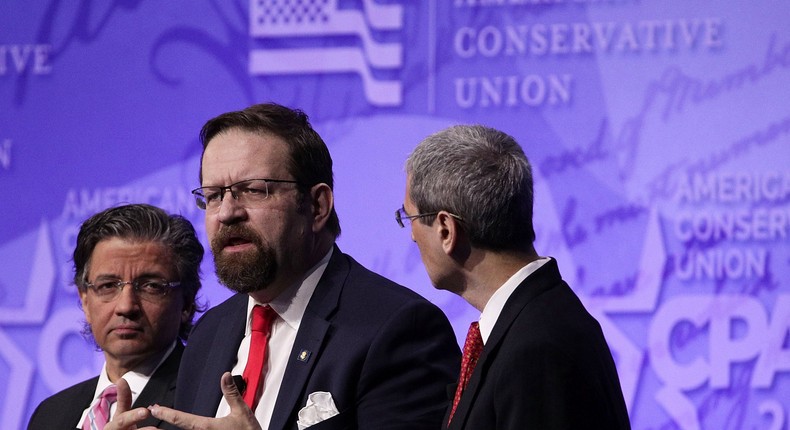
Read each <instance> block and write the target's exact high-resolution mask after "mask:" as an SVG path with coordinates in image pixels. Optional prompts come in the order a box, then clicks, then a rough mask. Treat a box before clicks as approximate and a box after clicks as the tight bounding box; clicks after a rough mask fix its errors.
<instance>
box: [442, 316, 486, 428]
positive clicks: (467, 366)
mask: <svg viewBox="0 0 790 430" xmlns="http://www.w3.org/2000/svg"><path fill="white" fill-rule="evenodd" d="M482 351H483V336H481V335H480V325H479V324H478V323H477V321H475V322H473V323H472V324H471V325H470V326H469V332H467V333H466V341H465V342H464V357H463V359H462V360H461V376H460V377H459V378H458V386H457V387H456V388H455V398H454V399H453V408H452V409H451V410H450V419H449V420H447V425H450V421H452V420H453V415H454V414H455V409H456V408H457V407H458V402H460V401H461V394H462V393H463V392H464V389H466V385H467V384H469V379H470V378H471V377H472V372H473V371H474V370H475V365H477V359H478V358H480V353H481V352H482Z"/></svg>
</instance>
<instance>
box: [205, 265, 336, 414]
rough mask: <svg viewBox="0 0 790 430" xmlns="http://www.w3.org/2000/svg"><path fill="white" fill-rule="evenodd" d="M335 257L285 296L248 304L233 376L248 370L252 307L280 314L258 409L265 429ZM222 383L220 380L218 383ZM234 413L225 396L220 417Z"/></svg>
mask: <svg viewBox="0 0 790 430" xmlns="http://www.w3.org/2000/svg"><path fill="white" fill-rule="evenodd" d="M331 256H332V249H330V250H329V252H328V253H327V254H326V255H325V256H324V258H323V259H321V261H319V262H318V264H316V265H315V266H313V268H312V269H310V270H309V271H308V272H307V275H306V276H305V278H304V280H303V281H302V282H297V283H296V284H294V285H293V286H291V287H290V288H288V289H287V290H285V291H283V293H282V294H280V295H279V296H277V298H276V299H274V300H273V301H272V302H271V303H258V302H256V301H255V300H254V299H253V298H252V297H250V298H249V299H248V303H247V328H246V329H245V331H244V339H243V340H242V341H241V345H239V351H238V354H237V355H236V365H235V366H233V370H231V374H233V375H242V374H243V373H244V367H246V366H247V356H248V355H249V352H250V339H251V331H252V330H251V327H250V323H251V322H252V308H253V307H254V306H255V305H263V304H268V305H269V306H271V307H272V309H274V311H275V312H277V315H278V318H277V319H275V320H274V323H272V331H271V334H270V336H269V342H268V344H267V345H268V346H267V354H266V356H267V358H266V365H265V367H264V372H266V374H265V375H264V379H263V392H262V393H261V398H260V400H259V401H258V405H257V407H256V408H255V418H257V419H258V422H259V423H260V424H261V428H264V429H266V428H269V422H270V421H271V418H272V413H273V412H274V403H275V402H276V401H277V394H278V393H279V392H280V385H281V384H282V382H283V376H284V375H285V367H286V366H287V365H288V357H289V356H290V355H291V350H292V349H293V345H294V342H295V341H296V333H297V332H298V331H299V324H300V323H301V321H302V316H303V315H304V312H305V309H307V304H308V303H309V302H310V298H311V297H312V296H313V291H315V288H316V286H318V281H319V279H321V275H323V274H324V270H325V269H326V266H327V264H329V258H330V257H331ZM217 384H219V381H217ZM229 414H230V406H229V405H228V402H227V401H226V400H225V398H224V397H223V398H222V400H221V401H220V403H219V407H218V408H217V414H216V417H217V418H220V417H224V416H227V415H229Z"/></svg>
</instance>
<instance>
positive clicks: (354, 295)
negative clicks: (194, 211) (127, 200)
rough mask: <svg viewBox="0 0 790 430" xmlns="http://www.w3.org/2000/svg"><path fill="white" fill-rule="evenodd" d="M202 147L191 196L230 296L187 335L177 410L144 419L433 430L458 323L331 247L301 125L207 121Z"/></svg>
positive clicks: (323, 177) (326, 168) (323, 154)
mask: <svg viewBox="0 0 790 430" xmlns="http://www.w3.org/2000/svg"><path fill="white" fill-rule="evenodd" d="M201 140H202V142H203V155H202V159H201V172H200V180H201V184H202V186H201V187H200V188H198V189H196V190H194V191H193V193H194V194H195V197H196V199H197V204H198V206H199V207H201V208H202V209H204V210H205V211H206V231H207V233H208V237H209V240H210V242H211V250H212V252H213V254H214V263H215V267H216V271H217V275H218V277H219V279H220V281H221V282H222V283H223V284H224V285H225V286H227V287H228V288H230V289H231V290H233V291H236V292H237V294H236V295H234V296H233V297H231V298H230V299H228V300H227V301H225V302H224V303H222V304H220V305H219V306H217V307H215V308H214V309H211V310H210V311H208V312H207V313H206V314H205V315H204V316H203V317H202V318H201V320H200V321H199V322H198V323H197V325H196V326H195V330H194V331H193V333H192V335H191V336H190V342H189V344H188V345H187V348H186V352H185V353H184V359H183V361H182V365H181V370H180V375H179V380H178V392H177V394H176V405H175V408H176V409H178V410H173V409H170V408H157V407H155V408H152V410H151V412H152V413H153V414H154V415H155V416H158V417H160V418H165V419H166V420H167V421H169V422H171V423H173V424H175V425H177V426H180V427H185V428H205V429H209V428H217V429H220V428H234V429H237V428H268V429H277V430H285V429H289V430H290V429H293V430H296V429H302V428H305V427H307V426H315V428H316V429H377V430H382V429H403V430H420V429H426V430H427V429H435V428H438V427H439V426H440V424H441V421H442V415H443V414H444V409H445V407H446V400H447V397H446V387H447V385H448V384H449V383H451V382H452V381H453V380H454V378H455V372H456V369H457V367H458V363H459V350H458V345H457V344H456V341H455V336H454V333H453V331H452V328H451V326H450V324H449V322H448V320H447V318H446V317H445V316H444V314H443V313H442V312H441V311H440V310H439V309H438V308H437V307H436V306H434V305H433V304H431V303H430V302H428V301H427V300H425V299H424V298H422V297H420V296H419V295H417V294H416V293H414V292H413V291H411V290H409V289H407V288H405V287H402V286H400V285H397V284H395V283H394V282H392V281H390V280H388V279H385V278H383V277H381V276H379V275H377V274H375V273H373V272H371V271H369V270H367V269H366V268H364V267H362V266H361V265H360V264H359V263H357V262H356V261H355V260H354V259H353V258H351V257H350V256H348V255H346V254H344V253H343V252H342V251H341V250H340V248H339V247H338V246H337V245H335V240H336V238H337V237H338V235H339V234H340V224H339V221H338V217H337V214H336V212H335V207H334V194H333V174H332V158H331V157H330V155H329V150H328V149H327V147H326V145H325V143H324V141H323V140H322V139H321V137H320V136H319V135H318V133H316V132H315V130H314V129H313V128H312V126H311V125H310V123H309V121H308V119H307V116H306V115H305V114H304V113H303V112H301V111H299V110H294V109H290V108H287V107H284V106H281V105H277V104H260V105H255V106H251V107H249V108H247V109H244V110H242V111H238V112H229V113H226V114H222V115H220V116H218V117H216V118H214V119H211V120H210V121H208V122H207V123H206V124H205V126H204V127H203V130H202V132H201ZM258 321H265V322H263V323H260V324H259V323H258ZM258 333H260V334H258ZM264 351H265V352H264ZM258 366H259V367H258ZM251 369H253V370H251ZM231 375H234V376H236V380H237V382H238V384H237V385H234V384H233V379H231ZM220 380H222V385H220ZM221 387H222V391H221ZM236 387H238V389H237V388H236ZM223 394H224V396H223ZM181 411H183V412H181ZM184 412H186V413H184Z"/></svg>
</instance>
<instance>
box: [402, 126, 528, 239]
mask: <svg viewBox="0 0 790 430" xmlns="http://www.w3.org/2000/svg"><path fill="white" fill-rule="evenodd" d="M406 173H407V174H408V175H409V177H410V190H409V198H410V199H411V201H412V202H413V203H414V204H415V205H416V207H417V210H418V211H419V212H420V213H428V212H437V211H440V210H446V211H448V212H451V213H453V214H455V215H457V216H459V217H460V218H461V219H462V220H463V221H462V224H463V226H464V228H465V229H466V231H467V234H468V235H469V238H470V241H471V243H472V245H474V246H477V247H480V248H485V249H490V250H493V251H509V250H519V251H521V250H531V249H532V243H533V242H534V241H535V230H534V228H533V225H532V206H533V200H534V197H533V185H532V168H531V166H530V164H529V161H528V160H527V157H526V155H525V154H524V151H523V149H522V148H521V146H519V144H518V143H517V142H516V140H515V139H513V137H511V136H510V135H508V134H506V133H503V132H501V131H499V130H496V129H493V128H490V127H485V126H482V125H457V126H453V127H450V128H447V129H444V130H442V131H440V132H438V133H435V134H432V135H430V136H428V137H427V138H425V139H424V140H423V141H422V142H420V144H419V145H417V147H416V148H415V149H414V152H412V153H411V155H409V158H408V159H407V161H406ZM434 218H435V217H423V218H421V219H420V222H423V223H426V224H431V223H432V222H433V220H434Z"/></svg>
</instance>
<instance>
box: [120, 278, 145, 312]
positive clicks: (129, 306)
mask: <svg viewBox="0 0 790 430" xmlns="http://www.w3.org/2000/svg"><path fill="white" fill-rule="evenodd" d="M139 311H140V298H139V297H137V293H135V292H134V288H133V287H132V286H131V285H129V284H126V285H124V286H123V289H122V290H121V293H120V294H119V295H118V297H117V298H116V299H115V313H117V314H119V315H127V316H128V315H131V314H136V313H138V312H139Z"/></svg>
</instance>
